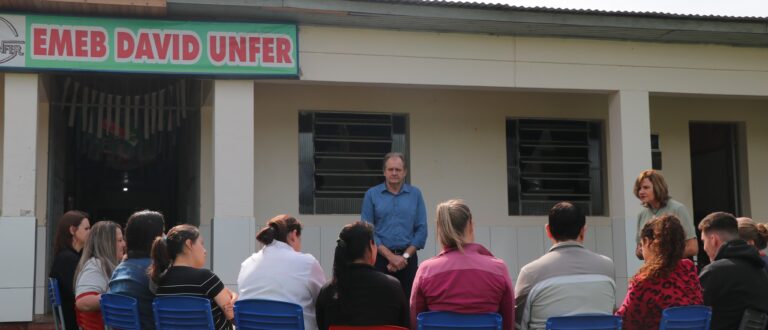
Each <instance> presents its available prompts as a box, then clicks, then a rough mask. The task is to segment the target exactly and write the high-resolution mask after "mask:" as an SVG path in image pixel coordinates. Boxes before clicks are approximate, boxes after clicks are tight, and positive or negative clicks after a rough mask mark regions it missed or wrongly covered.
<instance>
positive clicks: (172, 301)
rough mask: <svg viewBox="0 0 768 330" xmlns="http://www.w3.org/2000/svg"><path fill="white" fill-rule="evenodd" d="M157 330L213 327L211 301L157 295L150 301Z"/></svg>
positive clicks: (188, 329)
mask: <svg viewBox="0 0 768 330" xmlns="http://www.w3.org/2000/svg"><path fill="white" fill-rule="evenodd" d="M152 309H153V310H154V312H155V327H156V328H157V329H158V330H166V329H168V330H170V329H180V330H190V329H196V330H197V329H211V330H213V329H214V325H213V316H212V315H211V302H210V300H208V299H206V298H198V297H189V296H171V297H157V298H155V300H154V301H153V302H152Z"/></svg>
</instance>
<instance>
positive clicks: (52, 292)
mask: <svg viewBox="0 0 768 330" xmlns="http://www.w3.org/2000/svg"><path fill="white" fill-rule="evenodd" d="M48 299H49V300H50V301H51V305H52V306H53V307H58V306H61V294H60V293H59V280H57V279H55V278H53V277H49V278H48Z"/></svg>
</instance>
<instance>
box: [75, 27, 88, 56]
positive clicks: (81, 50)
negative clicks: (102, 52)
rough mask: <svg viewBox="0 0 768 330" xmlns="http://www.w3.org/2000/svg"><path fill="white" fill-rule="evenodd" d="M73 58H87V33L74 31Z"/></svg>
mask: <svg viewBox="0 0 768 330" xmlns="http://www.w3.org/2000/svg"><path fill="white" fill-rule="evenodd" d="M75 56H80V57H86V56H88V31H85V30H75Z"/></svg>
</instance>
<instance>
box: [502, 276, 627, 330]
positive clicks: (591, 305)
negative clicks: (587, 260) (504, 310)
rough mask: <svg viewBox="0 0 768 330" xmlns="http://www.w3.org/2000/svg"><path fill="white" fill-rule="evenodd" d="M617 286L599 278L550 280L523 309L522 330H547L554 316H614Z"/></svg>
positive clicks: (533, 291)
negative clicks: (549, 320) (550, 319)
mask: <svg viewBox="0 0 768 330" xmlns="http://www.w3.org/2000/svg"><path fill="white" fill-rule="evenodd" d="M615 303H616V283H615V282H614V281H613V279H612V278H610V277H608V276H605V275H600V274H579V275H563V276H555V277H550V278H548V279H546V280H543V281H541V282H539V283H536V285H534V286H533V287H532V288H531V291H530V292H529V293H528V298H527V299H526V302H525V305H523V306H522V308H523V311H522V313H521V315H522V317H520V319H519V320H516V321H517V322H518V328H519V329H520V330H528V329H544V327H545V326H546V323H547V320H548V319H549V318H550V317H553V316H570V315H584V314H605V315H611V314H613V309H614V305H615Z"/></svg>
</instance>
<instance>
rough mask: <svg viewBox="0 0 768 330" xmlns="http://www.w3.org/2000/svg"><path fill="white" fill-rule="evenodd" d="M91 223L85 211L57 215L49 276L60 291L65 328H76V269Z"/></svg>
mask: <svg viewBox="0 0 768 330" xmlns="http://www.w3.org/2000/svg"><path fill="white" fill-rule="evenodd" d="M90 230H91V223H90V221H89V220H88V214H86V213H85V212H82V211H75V210H72V211H68V212H67V213H64V215H62V216H61V218H59V224H58V226H57V227H56V236H55V237H54V240H53V265H52V266H51V272H50V274H49V275H48V276H49V277H52V278H55V279H57V280H58V282H59V292H60V293H61V309H62V312H63V314H64V323H65V325H66V328H67V329H68V330H69V329H77V320H76V318H75V290H74V288H73V284H74V282H75V269H76V268H77V264H78V263H79V262H80V253H81V251H82V250H83V246H84V245H85V241H86V240H87V239H88V233H89V232H90Z"/></svg>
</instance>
